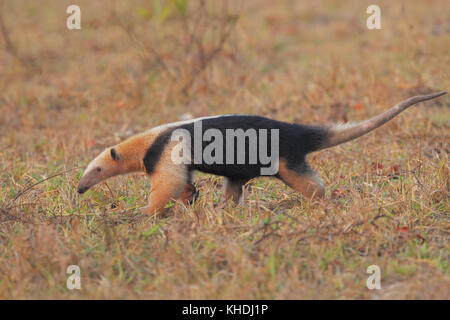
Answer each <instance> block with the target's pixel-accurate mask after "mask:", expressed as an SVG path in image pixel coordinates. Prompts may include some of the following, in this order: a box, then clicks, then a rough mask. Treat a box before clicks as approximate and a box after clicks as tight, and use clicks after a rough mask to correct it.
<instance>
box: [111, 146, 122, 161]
mask: <svg viewBox="0 0 450 320" xmlns="http://www.w3.org/2000/svg"><path fill="white" fill-rule="evenodd" d="M111 158H113V159H114V160H120V155H119V154H118V153H117V151H116V149H114V148H112V149H111Z"/></svg>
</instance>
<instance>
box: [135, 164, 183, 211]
mask: <svg viewBox="0 0 450 320" xmlns="http://www.w3.org/2000/svg"><path fill="white" fill-rule="evenodd" d="M150 179H151V184H152V188H151V190H150V197H149V205H148V206H147V207H146V208H145V209H144V213H146V214H156V213H158V212H161V211H162V210H163V209H164V206H165V205H166V204H168V203H169V201H170V200H177V199H178V198H179V197H180V196H181V194H182V193H183V191H184V190H185V186H186V184H187V177H186V176H185V175H183V174H178V173H177V172H176V171H175V172H174V171H171V172H167V171H163V172H155V173H153V174H152V175H151V177H150Z"/></svg>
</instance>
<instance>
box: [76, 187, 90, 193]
mask: <svg viewBox="0 0 450 320" xmlns="http://www.w3.org/2000/svg"><path fill="white" fill-rule="evenodd" d="M87 189H89V187H82V186H78V188H77V191H78V193H80V194H82V193H85V192H86V191H87Z"/></svg>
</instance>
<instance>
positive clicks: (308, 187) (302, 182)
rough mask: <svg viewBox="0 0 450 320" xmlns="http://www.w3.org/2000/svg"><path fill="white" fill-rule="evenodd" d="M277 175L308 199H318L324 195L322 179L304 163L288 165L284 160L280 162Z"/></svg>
mask: <svg viewBox="0 0 450 320" xmlns="http://www.w3.org/2000/svg"><path fill="white" fill-rule="evenodd" d="M278 176H279V178H280V179H281V180H283V181H284V183H286V184H287V185H288V186H290V187H291V188H292V189H294V190H295V191H297V192H299V193H301V194H302V195H304V196H305V197H307V198H308V199H319V198H323V197H324V196H325V188H324V186H323V184H322V181H321V180H320V178H319V176H318V175H317V173H315V172H314V171H313V170H312V169H311V168H309V166H308V165H307V164H306V163H302V164H301V165H296V166H288V165H286V163H285V162H280V167H279V171H278Z"/></svg>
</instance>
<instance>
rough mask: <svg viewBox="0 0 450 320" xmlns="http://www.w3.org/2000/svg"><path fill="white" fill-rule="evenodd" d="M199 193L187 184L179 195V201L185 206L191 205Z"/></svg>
mask: <svg viewBox="0 0 450 320" xmlns="http://www.w3.org/2000/svg"><path fill="white" fill-rule="evenodd" d="M199 195H200V192H199V191H197V188H195V186H194V185H193V184H191V183H187V184H186V185H185V187H184V191H183V193H182V194H181V196H180V198H179V200H180V201H181V202H182V203H183V204H185V205H191V204H193V203H194V201H195V200H197V198H198V197H199Z"/></svg>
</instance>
